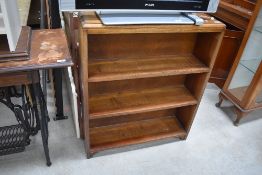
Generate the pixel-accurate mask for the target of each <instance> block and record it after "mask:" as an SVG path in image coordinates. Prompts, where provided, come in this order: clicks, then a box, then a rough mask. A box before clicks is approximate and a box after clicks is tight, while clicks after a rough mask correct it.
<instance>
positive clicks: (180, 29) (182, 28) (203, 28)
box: [80, 12, 225, 34]
mask: <svg viewBox="0 0 262 175" xmlns="http://www.w3.org/2000/svg"><path fill="white" fill-rule="evenodd" d="M198 16H200V17H202V18H203V19H204V24H203V25H200V26H196V25H170V24H161V25H112V26H106V25H103V24H102V22H101V20H100V19H99V17H98V16H97V15H96V13H95V12H81V13H80V19H81V26H82V27H83V29H85V30H88V33H89V34H120V33H186V32H221V31H223V30H224V29H225V25H224V24H223V23H222V22H220V21H218V20H216V19H214V18H213V17H210V16H209V15H207V14H198Z"/></svg>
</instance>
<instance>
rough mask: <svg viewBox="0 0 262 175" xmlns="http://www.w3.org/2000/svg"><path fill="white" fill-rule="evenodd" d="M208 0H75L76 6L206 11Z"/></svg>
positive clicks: (80, 7) (78, 7)
mask: <svg viewBox="0 0 262 175" xmlns="http://www.w3.org/2000/svg"><path fill="white" fill-rule="evenodd" d="M209 1H210V0H76V8H77V9H82V8H87V9H158V10H186V11H191V10H193V11H206V10H207V8H208V4H209Z"/></svg>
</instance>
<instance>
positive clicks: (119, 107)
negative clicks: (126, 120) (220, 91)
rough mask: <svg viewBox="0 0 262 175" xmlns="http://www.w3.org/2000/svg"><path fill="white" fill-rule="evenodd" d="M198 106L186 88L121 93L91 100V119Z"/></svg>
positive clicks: (95, 97)
mask: <svg viewBox="0 0 262 175" xmlns="http://www.w3.org/2000/svg"><path fill="white" fill-rule="evenodd" d="M194 104H197V100H196V99H195V98H194V97H193V96H192V95H191V93H190V92H189V91H188V90H187V89H186V88H185V87H184V86H175V87H174V86H173V87H162V88H156V89H149V90H142V91H136V92H133V91H131V92H119V93H112V94H104V95H98V96H94V97H91V98H90V101H89V107H90V108H89V109H90V119H92V118H104V117H111V116H118V115H126V114H135V113H141V112H149V111H157V110H162V109H170V108H175V107H181V106H188V105H194Z"/></svg>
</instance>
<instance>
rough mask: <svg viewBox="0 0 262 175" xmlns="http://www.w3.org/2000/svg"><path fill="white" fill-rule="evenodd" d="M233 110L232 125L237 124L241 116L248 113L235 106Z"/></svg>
mask: <svg viewBox="0 0 262 175" xmlns="http://www.w3.org/2000/svg"><path fill="white" fill-rule="evenodd" d="M234 111H235V113H236V117H237V118H236V120H235V121H234V125H235V126H238V125H239V122H240V120H241V119H242V118H244V117H245V116H246V115H247V114H248V113H246V112H243V111H241V110H240V109H238V108H237V107H235V108H234Z"/></svg>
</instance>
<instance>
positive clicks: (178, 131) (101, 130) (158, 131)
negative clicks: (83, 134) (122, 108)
mask: <svg viewBox="0 0 262 175" xmlns="http://www.w3.org/2000/svg"><path fill="white" fill-rule="evenodd" d="M185 136H186V131H185V130H184V129H183V128H182V127H181V125H180V123H179V121H178V120H177V119H176V117H175V116H167V117H162V118H156V119H148V120H142V121H134V122H128V123H121V124H117V125H109V126H103V127H97V128H91V129H90V141H91V153H96V152H98V151H102V150H105V149H110V148H116V147H121V146H127V145H132V144H138V143H145V142H149V141H154V140H159V139H165V138H172V137H180V138H183V137H185Z"/></svg>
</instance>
